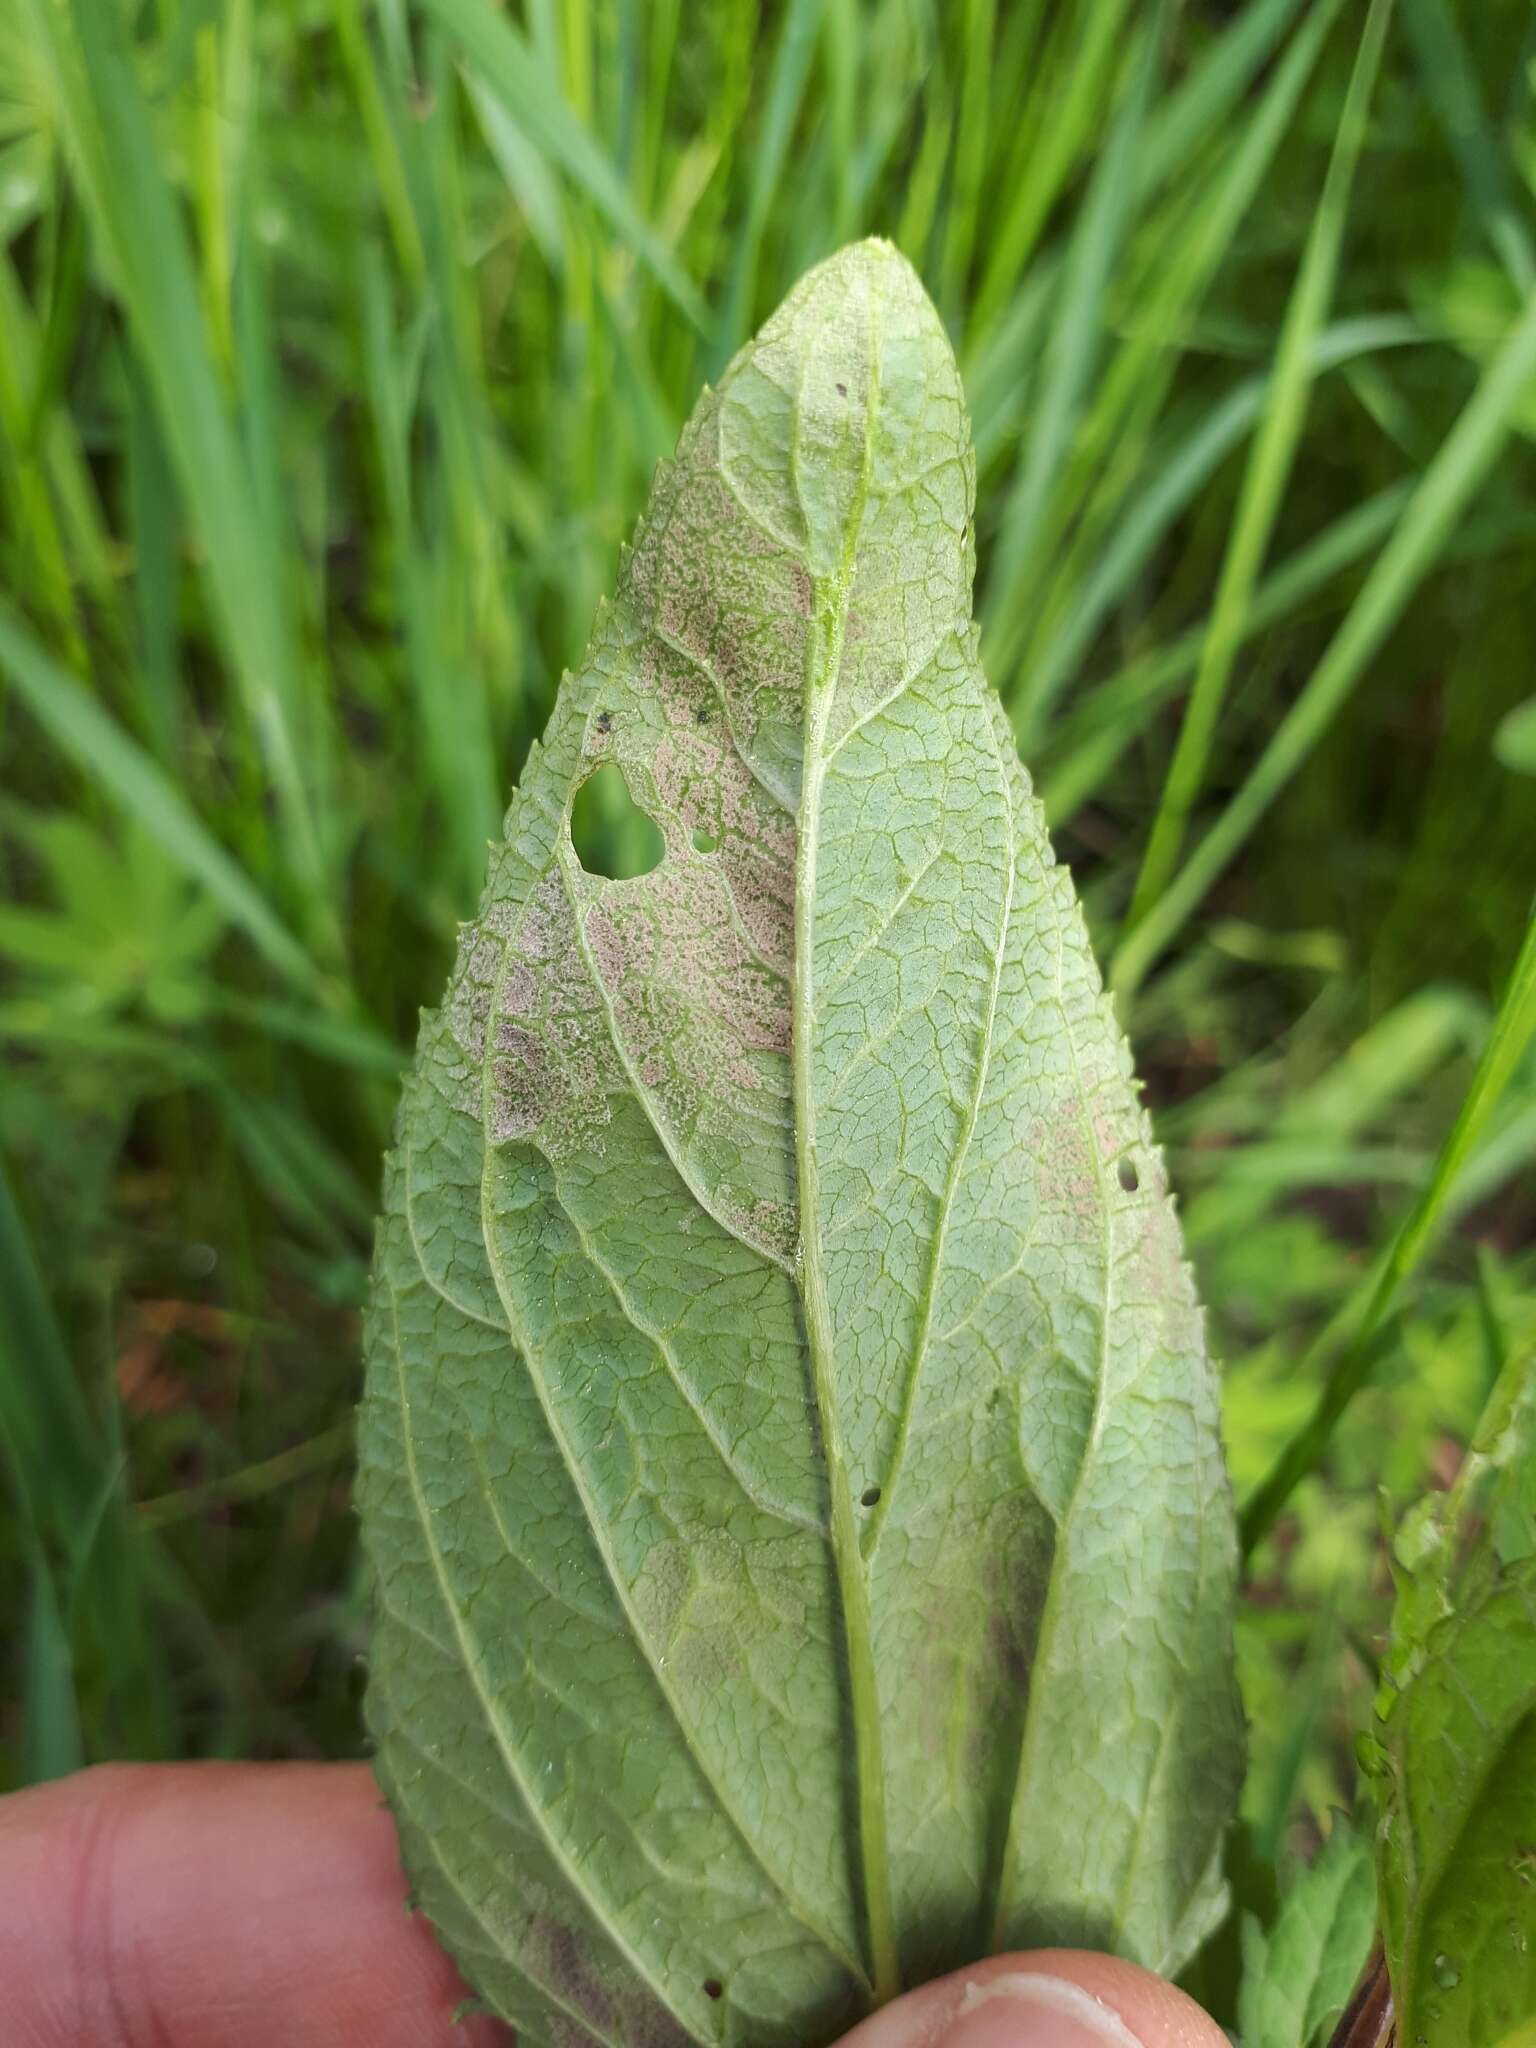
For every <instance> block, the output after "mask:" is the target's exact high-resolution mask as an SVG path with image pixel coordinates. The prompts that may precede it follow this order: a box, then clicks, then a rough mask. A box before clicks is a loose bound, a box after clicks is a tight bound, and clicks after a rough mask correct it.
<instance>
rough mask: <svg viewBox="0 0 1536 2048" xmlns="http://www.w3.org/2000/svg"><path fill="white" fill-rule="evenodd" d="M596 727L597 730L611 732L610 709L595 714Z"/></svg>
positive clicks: (611, 716)
mask: <svg viewBox="0 0 1536 2048" xmlns="http://www.w3.org/2000/svg"><path fill="white" fill-rule="evenodd" d="M597 729H598V731H599V732H612V730H613V713H612V712H611V711H599V713H598V714H597Z"/></svg>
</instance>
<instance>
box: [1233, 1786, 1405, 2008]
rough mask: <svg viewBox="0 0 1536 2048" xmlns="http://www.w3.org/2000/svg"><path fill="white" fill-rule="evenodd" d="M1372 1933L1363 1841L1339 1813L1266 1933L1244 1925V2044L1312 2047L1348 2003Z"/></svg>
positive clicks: (1250, 1921)
mask: <svg viewBox="0 0 1536 2048" xmlns="http://www.w3.org/2000/svg"><path fill="white" fill-rule="evenodd" d="M1375 1931H1376V1883H1375V1878H1374V1875H1373V1873H1372V1870H1371V1852H1370V1847H1369V1845H1368V1844H1367V1843H1366V1842H1365V1841H1363V1840H1362V1839H1361V1837H1360V1836H1359V1835H1357V1834H1356V1833H1355V1831H1354V1829H1353V1828H1352V1827H1351V1826H1350V1824H1349V1822H1348V1821H1347V1820H1346V1819H1345V1818H1344V1817H1343V1815H1342V1814H1338V1815H1335V1817H1334V1823H1333V1831H1332V1833H1331V1834H1330V1835H1329V1837H1328V1840H1327V1841H1326V1842H1325V1843H1324V1844H1323V1847H1322V1848H1321V1850H1319V1852H1318V1854H1317V1856H1316V1857H1315V1859H1314V1860H1313V1861H1312V1862H1311V1863H1310V1864H1309V1865H1307V1866H1306V1867H1305V1868H1304V1869H1303V1870H1302V1871H1301V1872H1300V1873H1299V1874H1298V1875H1297V1876H1296V1878H1295V1879H1294V1880H1293V1881H1292V1883H1291V1884H1290V1886H1289V1887H1288V1888H1287V1890H1286V1893H1285V1897H1284V1899H1283V1901H1282V1902H1281V1906H1280V1913H1279V1917H1278V1918H1277V1919H1276V1921H1275V1924H1274V1926H1273V1927H1272V1928H1271V1929H1270V1931H1269V1932H1268V1934H1266V1933H1265V1932H1264V1931H1263V1929H1262V1928H1261V1927H1260V1925H1259V1923H1258V1921H1257V1920H1255V1919H1254V1918H1252V1916H1249V1917H1248V1918H1247V1919H1245V1920H1244V1922H1243V1986H1242V1993H1241V1997H1240V2000H1239V2005H1238V2038H1239V2039H1240V2040H1241V2042H1242V2048H1310V2044H1311V2043H1313V2042H1316V2041H1322V2040H1326V2039H1327V2037H1328V2032H1329V2029H1330V2028H1331V2027H1332V2026H1333V2023H1334V2022H1335V2020H1337V2019H1338V2017H1339V2015H1340V2013H1342V2012H1343V2010H1344V2008H1345V2006H1346V2005H1348V2003H1349V1999H1350V1994H1351V1993H1352V1992H1353V1990H1354V1988H1355V1985H1356V1983H1357V1981H1358V1980H1359V1976H1360V1972H1361V1971H1362V1969H1364V1967H1365V1960H1366V1957H1367V1955H1368V1954H1369V1953H1370V1947H1371V1942H1372V1939H1373V1937H1374V1935H1375Z"/></svg>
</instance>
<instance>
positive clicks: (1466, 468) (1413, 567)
mask: <svg viewBox="0 0 1536 2048" xmlns="http://www.w3.org/2000/svg"><path fill="white" fill-rule="evenodd" d="M1533 376H1536V295H1533V296H1532V297H1531V299H1530V300H1529V301H1528V303H1527V305H1526V307H1525V310H1524V312H1523V313H1522V315H1521V318H1520V320H1519V321H1518V323H1517V324H1516V326H1515V327H1514V329H1513V330H1512V332H1511V333H1510V335H1509V337H1508V339H1507V340H1506V342H1505V344H1504V346H1503V348H1501V349H1500V351H1499V353H1498V354H1497V355H1496V356H1495V357H1494V359H1493V361H1492V362H1491V363H1490V364H1489V365H1488V367H1487V368H1486V369H1485V371H1484V372H1483V375H1482V377H1481V378H1480V380H1479V382H1478V385H1477V388H1476V390H1475V391H1474V392H1473V394H1472V397H1471V398H1470V399H1469V401H1468V402H1467V405H1466V406H1465V408H1464V409H1463V411H1462V413H1461V416H1460V417H1459V418H1458V420H1457V421H1456V423H1455V425H1454V426H1453V427H1452V429H1451V431H1450V433H1449V434H1448V435H1447V436H1446V438H1445V440H1444V442H1443V443H1442V444H1441V446H1440V448H1439V449H1438V451H1437V452H1436V454H1435V457H1434V459H1433V461H1432V462H1431V463H1430V465H1429V467H1428V468H1427V469H1426V470H1425V472H1424V474H1423V476H1422V477H1421V478H1420V480H1419V485H1418V488H1417V489H1416V490H1415V492H1414V494H1413V496H1412V497H1411V498H1410V499H1409V501H1408V504H1407V507H1406V508H1405V510H1404V512H1403V516H1402V518H1401V520H1400V521H1399V522H1398V525H1397V526H1396V528H1395V529H1394V530H1393V533H1392V535H1391V538H1390V539H1389V540H1388V541H1387V543H1386V545H1385V546H1384V547H1383V549H1382V551H1381V554H1380V555H1379V556H1378V557H1377V559H1376V562H1375V563H1374V565H1373V566H1372V569H1371V572H1370V574H1369V575H1368V576H1367V578H1366V580H1365V582H1364V584H1363V585H1362V586H1361V589H1360V593H1359V595H1358V596H1357V598H1356V599H1355V602H1354V603H1353V604H1352V605H1351V606H1350V609H1349V611H1348V613H1347V614H1346V615H1345V618H1344V620H1343V623H1342V624H1341V625H1340V627H1339V630H1338V632H1337V633H1336V634H1335V635H1334V637H1333V639H1332V640H1331V641H1330V642H1329V644H1328V647H1327V648H1326V649H1325V651H1324V653H1323V657H1322V659H1321V661H1320V662H1319V663H1318V665H1317V667H1316V669H1315V670H1314V671H1313V673H1312V676H1311V677H1310V679H1309V680H1308V682H1307V685H1306V687H1305V689H1304V690H1303V691H1302V693H1301V695H1300V696H1299V697H1298V698H1297V700H1296V702H1295V703H1294V704H1293V705H1292V706H1291V708H1290V710H1289V711H1288V712H1287V714H1286V716H1285V718H1284V720H1283V721H1282V722H1281V725H1280V727H1279V729H1278V731H1277V732H1276V733H1275V735H1274V737H1273V739H1272V740H1271V741H1270V743H1269V745H1268V746H1267V747H1266V748H1265V750H1264V752H1263V754H1262V755H1261V756H1260V758H1259V760H1258V763H1257V764H1256V766H1255V767H1254V768H1253V770H1252V772H1251V773H1250V774H1249V776H1248V779H1247V781H1246V782H1244V784H1243V785H1242V787H1241V789H1239V791H1238V792H1237V794H1236V796H1234V797H1233V799H1232V800H1231V802H1230V803H1229V804H1228V805H1227V807H1226V809H1225V810H1224V811H1223V812H1222V814H1221V816H1220V817H1219V818H1218V819H1217V821H1216V823H1215V824H1214V825H1213V826H1212V827H1211V829H1210V831H1209V832H1208V833H1207V834H1206V836H1205V838H1204V839H1203V840H1202V841H1201V842H1200V844H1199V845H1198V846H1197V847H1196V848H1195V849H1194V850H1193V852H1192V853H1191V854H1190V855H1189V857H1188V859H1187V860H1186V861H1185V863H1184V866H1183V867H1182V869H1181V870H1180V872H1179V873H1178V875H1177V876H1176V877H1175V878H1174V879H1173V881H1172V882H1170V884H1169V886H1168V888H1167V889H1166V890H1165V891H1164V893H1163V894H1162V895H1161V896H1160V897H1159V898H1158V900H1157V902H1156V903H1155V904H1154V905H1153V907H1152V909H1151V910H1150V911H1149V912H1148V913H1147V915H1146V916H1145V917H1144V918H1143V919H1142V921H1141V922H1140V924H1138V925H1137V926H1136V927H1135V929H1134V930H1133V931H1132V932H1131V933H1130V934H1129V936H1128V937H1127V938H1126V939H1125V940H1124V941H1123V943H1122V944H1121V947H1120V950H1119V952H1118V953H1117V954H1116V956H1115V961H1114V967H1113V970H1112V974H1111V980H1112V984H1113V986H1114V987H1115V988H1116V989H1117V990H1119V991H1120V992H1122V993H1123V994H1127V995H1128V994H1130V993H1131V992H1132V991H1133V990H1134V989H1135V988H1136V987H1137V986H1138V985H1139V984H1140V982H1141V981H1142V980H1143V979H1144V977H1145V976H1146V974H1147V971H1148V969H1149V968H1150V967H1151V966H1152V965H1153V963H1154V962H1155V961H1156V960H1157V958H1158V957H1159V955H1160V954H1161V953H1162V952H1163V951H1164V950H1165V948H1166V947H1167V946H1169V945H1170V944H1171V943H1172V941H1173V939H1174V938H1175V937H1176V936H1177V934H1178V932H1179V931H1180V930H1181V928H1182V927H1183V925H1184V923H1185V921H1186V920H1187V919H1188V918H1189V917H1190V916H1191V914H1192V913H1193V912H1194V910H1195V909H1196V908H1197V907H1198V906H1199V904H1200V903H1201V901H1202V900H1203V899H1204V897H1205V895H1206V892H1207V891H1208V890H1209V889H1210V888H1211V887H1212V885H1213V884H1214V882H1215V881H1216V879H1217V877H1218V876H1219V875H1220V874H1221V872H1222V870H1223V869H1224V868H1225V867H1226V866H1227V864H1228V862H1229V861H1230V860H1231V859H1232V857H1233V855H1234V854H1235V853H1236V852H1237V851H1238V849H1239V847H1241V846H1242V844H1243V843H1244V841H1245V840H1246V839H1247V838H1248V836H1249V834H1250V833H1251V832H1252V831H1253V829H1254V827H1255V826H1256V825H1257V824H1258V822H1259V820H1260V819H1261V818H1262V817H1263V816H1264V814H1265V812H1266V811H1267V810H1268V809H1269V807H1270V805H1271V804H1272V803H1273V802H1274V801H1275V799H1276V798H1277V797H1278V796H1279V795H1280V793H1281V791H1282V790H1283V789H1284V788H1285V787H1286V785H1287V784H1288V783H1289V782H1290V780H1291V778H1292V777H1293V776H1294V775H1295V774H1296V772H1297V771H1298V769H1300V767H1301V766H1302V764H1303V763H1304V762H1305V761H1306V759H1307V757H1308V755H1309V754H1310V753H1311V752H1312V749H1313V748H1314V747H1315V746H1316V744H1317V742H1318V741H1319V739H1321V737H1322V735H1323V734H1324V733H1325V732H1326V731H1327V729H1328V727H1329V725H1330V723H1331V722H1332V720H1333V718H1334V716H1335V715H1336V713H1337V712H1338V710H1339V708H1340V706H1341V705H1342V704H1343V703H1344V702H1345V700H1346V699H1347V698H1348V696H1349V694H1350V692H1351V690H1353V689H1354V687H1355V685H1356V684H1357V683H1358V682H1359V680H1360V678H1361V676H1362V675H1363V674H1364V673H1365V671H1366V669H1367V667H1368V666H1369V664H1370V662H1371V660H1372V658H1373V657H1374V655H1375V654H1376V652H1377V650H1378V649H1379V648H1380V646H1381V644H1382V642H1383V640H1384V639H1385V638H1386V636H1387V634H1388V633H1389V632H1390V631H1391V629H1392V627H1393V625H1394V624H1395V623H1396V621H1397V620H1398V618H1399V617H1400V616H1401V614H1402V612H1403V609H1404V607H1405V606H1406V605H1407V603H1408V601H1409V599H1410V598H1411V597H1412V596H1413V593H1414V591H1415V590H1416V589H1417V588H1418V587H1419V585H1420V583H1421V582H1422V581H1423V580H1424V578H1425V576H1427V575H1428V573H1429V572H1430V570H1431V569H1432V568H1433V567H1434V565H1435V563H1436V562H1437V560H1438V559H1439V557H1440V555H1441V553H1442V552H1443V550H1444V548H1445V545H1446V542H1447V540H1448V539H1449V537H1450V535H1451V532H1452V529H1453V527H1454V526H1455V523H1456V520H1457V518H1458V517H1459V515H1460V514H1461V512H1462V511H1463V509H1464V508H1465V506H1466V505H1467V503H1468V501H1469V500H1470V499H1471V497H1472V494H1473V492H1474V491H1475V490H1476V489H1477V487H1478V485H1479V484H1480V483H1481V482H1482V481H1483V479H1484V478H1485V477H1486V476H1487V475H1488V472H1489V470H1490V469H1491V468H1492V466H1493V464H1494V462H1495V460H1496V459H1497V457H1498V454H1499V451H1500V449H1501V448H1502V447H1503V445H1504V442H1505V439H1506V438H1507V436H1508V434H1509V431H1510V426H1511V422H1512V419H1513V416H1514V414H1515V412H1516V410H1517V408H1518V407H1519V406H1520V405H1521V404H1523V403H1524V402H1525V399H1526V393H1527V391H1528V388H1529V385H1530V381H1531V378H1532V377H1533Z"/></svg>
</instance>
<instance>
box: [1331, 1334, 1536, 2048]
mask: <svg viewBox="0 0 1536 2048" xmlns="http://www.w3.org/2000/svg"><path fill="white" fill-rule="evenodd" d="M1474 1510H1475V1519H1474ZM1396 1557H1397V1563H1398V1572H1399V1592H1398V1603H1397V1610H1396V1614H1395V1616H1394V1625H1393V1635H1392V1643H1391V1651H1390V1656H1389V1661H1388V1663H1387V1665H1386V1667H1385V1670H1384V1673H1383V1678H1384V1683H1383V1686H1382V1690H1381V1693H1380V1696H1379V1698H1378V1702H1377V1716H1378V1731H1377V1737H1376V1738H1373V1740H1372V1750H1371V1754H1372V1756H1373V1758H1374V1759H1375V1767H1376V1769H1377V1771H1378V1773H1379V1783H1380V1790H1381V1797H1382V1818H1381V1827H1380V1833H1379V1837H1378V1844H1377V1865H1378V1870H1379V1874H1380V1884H1381V1903H1382V1920H1383V1926H1384V1929H1385V1934H1386V1947H1387V1961H1388V1964H1389V1967H1390V1969H1391V1974H1392V1986H1393V1994H1394V1998H1395V2001H1396V2005H1397V2012H1398V2023H1399V2026H1400V2027H1401V2029H1402V2031H1403V2034H1404V2036H1405V2038H1407V2039H1409V2040H1422V2041H1423V2042H1424V2043H1425V2044H1426V2048H1474V2044H1476V2043H1479V2042H1485V2041H1500V2040H1502V2039H1503V2038H1504V2037H1505V2036H1506V2035H1508V2034H1512V2033H1516V2032H1517V2030H1518V2029H1519V2028H1521V2027H1525V2026H1529V2025H1530V2024H1531V2022H1532V2021H1533V2019H1536V1867H1533V1859H1532V1854H1531V1844H1532V1842H1533V1841H1536V1350H1533V1349H1530V1348H1522V1349H1521V1350H1520V1351H1518V1352H1517V1353H1516V1354H1515V1355H1514V1356H1513V1357H1512V1358H1511V1360H1510V1362H1509V1365H1508V1366H1507V1368H1506V1370H1505V1373H1504V1375H1503V1376H1502V1378H1501V1380H1500V1382H1499V1384H1498V1386H1497V1387H1496V1389H1495V1391H1494V1396H1493V1399H1492V1401H1491V1402H1490V1404H1489V1411H1488V1414H1487V1415H1486V1417H1485V1418H1484V1422H1483V1425H1482V1427H1481V1429H1480V1430H1479V1432H1478V1434H1477V1436H1476V1437H1475V1438H1474V1441H1473V1444H1472V1447H1471V1450H1470V1451H1469V1453H1468V1457H1467V1461H1466V1465H1465V1467H1464V1469H1463V1471H1462V1473H1461V1474H1460V1475H1459V1476H1458V1479H1457V1483H1456V1485H1455V1487H1454V1488H1453V1489H1452V1491H1451V1493H1450V1495H1449V1496H1448V1497H1443V1498H1440V1499H1435V1498H1431V1499H1429V1500H1426V1501H1425V1502H1424V1503H1423V1504H1422V1505H1421V1506H1420V1507H1419V1508H1418V1509H1416V1510H1415V1511H1414V1512H1413V1513H1412V1514H1410V1515H1409V1517H1408V1518H1407V1519H1406V1520H1405V1522H1404V1524H1403V1527H1402V1529H1401V1530H1400V1531H1399V1534H1398V1539H1397V1545H1396Z"/></svg>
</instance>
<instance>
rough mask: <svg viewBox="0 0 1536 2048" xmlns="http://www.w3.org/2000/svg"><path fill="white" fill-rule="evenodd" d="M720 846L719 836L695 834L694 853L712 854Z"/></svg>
mask: <svg viewBox="0 0 1536 2048" xmlns="http://www.w3.org/2000/svg"><path fill="white" fill-rule="evenodd" d="M719 844H720V839H719V835H718V834H717V833H714V832H695V833H694V835H693V850H694V852H695V853H713V852H714V850H715V848H716V847H717V846H718V845H719Z"/></svg>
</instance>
